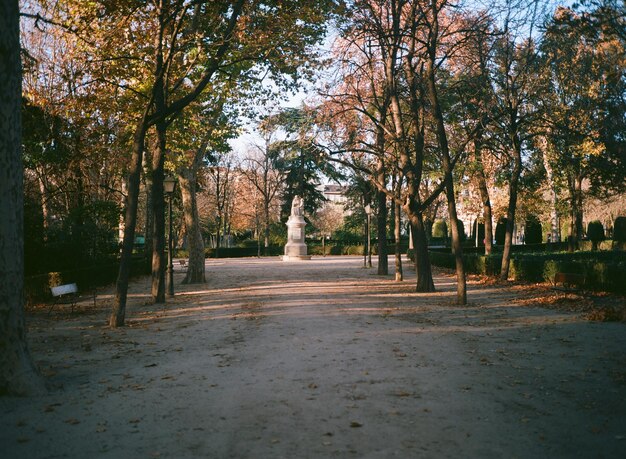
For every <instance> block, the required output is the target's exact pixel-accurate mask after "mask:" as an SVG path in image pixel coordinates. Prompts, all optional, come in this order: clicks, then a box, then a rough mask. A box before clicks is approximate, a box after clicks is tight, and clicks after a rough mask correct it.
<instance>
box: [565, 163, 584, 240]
mask: <svg viewBox="0 0 626 459" xmlns="http://www.w3.org/2000/svg"><path fill="white" fill-rule="evenodd" d="M568 182H569V183H568V185H569V187H568V188H569V194H570V231H569V237H568V243H567V251H568V252H574V251H575V250H577V249H578V247H579V244H578V243H579V241H580V240H581V239H582V233H583V212H582V201H583V199H582V178H581V177H580V175H578V174H576V175H573V174H572V176H570V177H569V178H568Z"/></svg>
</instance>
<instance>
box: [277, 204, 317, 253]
mask: <svg viewBox="0 0 626 459" xmlns="http://www.w3.org/2000/svg"><path fill="white" fill-rule="evenodd" d="M305 226H306V221H304V217H302V215H291V216H290V217H289V220H287V244H286V245H285V255H283V257H282V259H283V261H301V260H310V259H311V255H307V247H306V244H305V242H304V227H305Z"/></svg>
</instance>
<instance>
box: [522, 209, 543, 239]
mask: <svg viewBox="0 0 626 459" xmlns="http://www.w3.org/2000/svg"><path fill="white" fill-rule="evenodd" d="M541 237H542V234H541V222H539V219H538V218H537V217H535V216H534V215H531V216H529V217H528V219H527V220H526V225H525V227H524V242H525V243H526V244H540V243H541Z"/></svg>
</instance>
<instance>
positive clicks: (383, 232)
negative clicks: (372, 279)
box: [376, 174, 389, 276]
mask: <svg viewBox="0 0 626 459" xmlns="http://www.w3.org/2000/svg"><path fill="white" fill-rule="evenodd" d="M383 175H384V174H383ZM376 197H377V199H378V215H377V216H376V224H377V227H376V230H377V233H378V275H380V276H386V275H387V274H389V262H388V257H387V255H388V249H387V194H386V193H384V192H383V191H380V190H378V191H377V192H376Z"/></svg>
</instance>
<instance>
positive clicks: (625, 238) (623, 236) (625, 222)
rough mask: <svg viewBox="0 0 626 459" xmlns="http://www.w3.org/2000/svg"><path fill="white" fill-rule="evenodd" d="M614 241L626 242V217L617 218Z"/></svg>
mask: <svg viewBox="0 0 626 459" xmlns="http://www.w3.org/2000/svg"><path fill="white" fill-rule="evenodd" d="M613 240H614V241H617V242H626V217H617V218H616V219H615V223H614V224H613Z"/></svg>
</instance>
